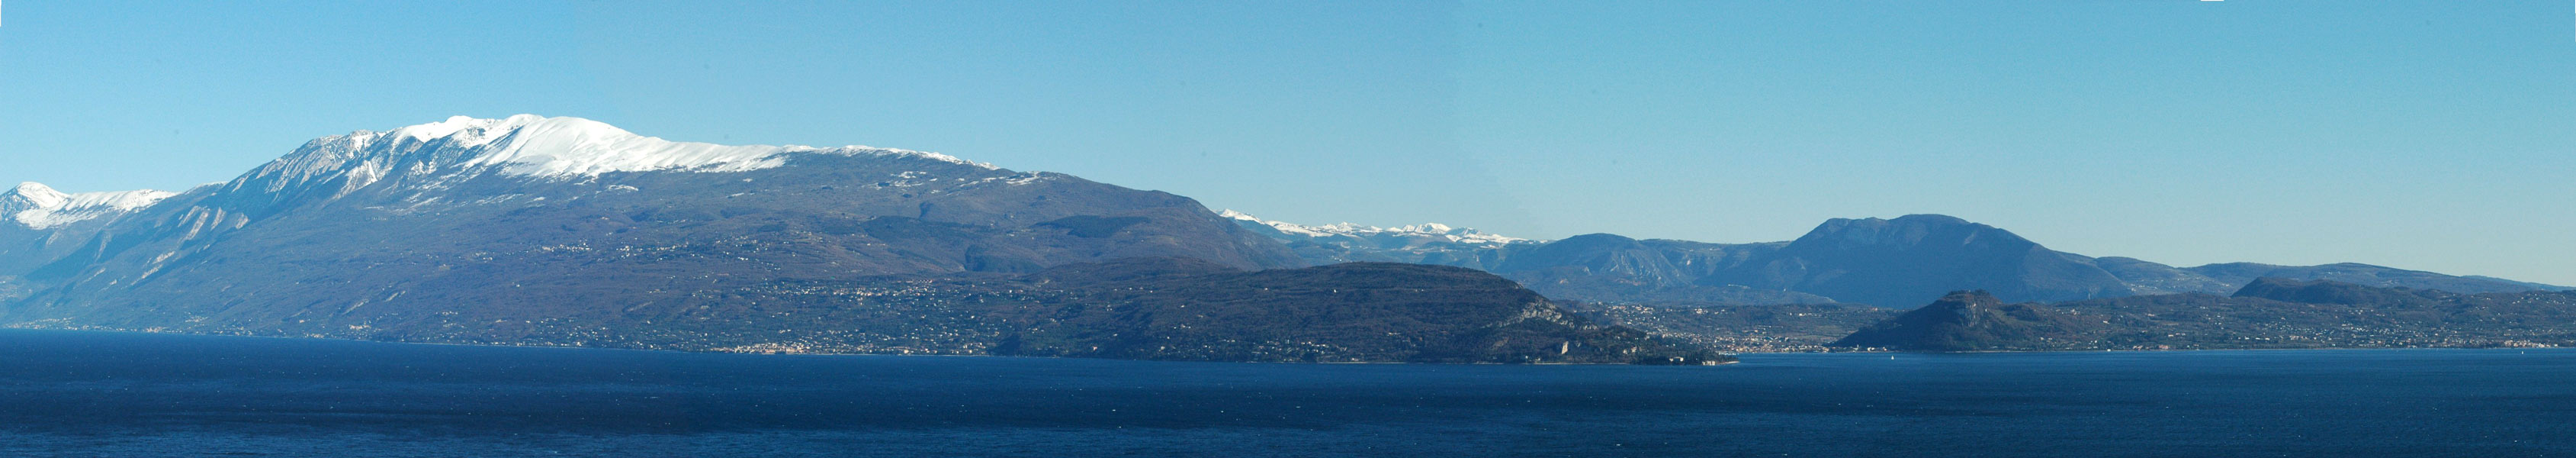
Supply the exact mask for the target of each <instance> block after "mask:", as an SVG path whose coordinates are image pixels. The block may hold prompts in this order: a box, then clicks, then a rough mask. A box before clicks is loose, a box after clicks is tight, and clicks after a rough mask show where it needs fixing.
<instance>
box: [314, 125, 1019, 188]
mask: <svg viewBox="0 0 2576 458" xmlns="http://www.w3.org/2000/svg"><path fill="white" fill-rule="evenodd" d="M324 140H325V141H317V142H316V143H317V144H323V145H329V144H331V143H333V142H332V141H334V140H336V141H345V142H346V143H347V145H348V146H349V150H350V151H351V152H352V153H351V154H342V155H339V157H338V158H339V159H361V158H357V157H355V156H358V155H359V154H355V153H357V152H365V151H370V150H379V149H382V150H406V149H409V150H432V151H447V152H454V151H459V150H463V151H464V152H466V153H467V154H462V155H459V156H461V157H458V158H457V161H456V162H455V163H453V164H445V165H457V166H464V167H480V166H490V167H497V168H499V169H500V170H501V172H502V173H505V174H509V175H518V176H536V177H549V178H571V177H585V176H598V175H600V174H604V173H612V172H651V171H688V172H742V171H751V170H760V169H767V168H773V167H779V166H784V165H786V163H787V159H788V156H789V155H792V154H838V155H845V156H856V155H875V156H908V157H919V158H925V159H932V160H938V161H943V162H950V163H956V164H964V165H972V166H976V167H982V168H987V169H992V168H996V167H993V166H992V165H991V164H984V163H979V162H972V161H967V160H963V159H958V158H956V157H953V156H948V155H945V154H938V153H927V152H920V151H909V150H900V149H889V148H876V147H869V146H844V147H839V148H815V147H808V146H770V145H743V146H731V145H717V144H711V143H695V142H675V141H670V140H663V139H661V138H657V137H647V136H643V135H636V134H635V133H632V132H627V131H626V130H625V129H620V128H617V127H616V126H611V125H608V124H607V123H602V122H599V121H593V120H589V119H582V118H576V117H569V116H566V117H544V116H537V115H529V114H522V115H516V116H510V117H507V118H502V119H477V118H471V117H465V116H455V117H450V118H447V120H444V121H439V122H433V123H428V124H419V125H412V126H405V127H401V128H397V129H394V130H391V131H386V132H381V133H379V132H370V131H359V132H355V133H351V134H349V135H343V136H336V137H329V138H325V139H324ZM441 142H443V143H441ZM431 147H435V148H431ZM325 162H343V161H325ZM354 162H364V161H363V160H358V161H354ZM347 165H348V166H349V167H350V168H364V167H363V166H364V165H365V164H347ZM377 166H378V167H382V166H383V164H377ZM371 173H373V172H371ZM368 181H372V180H368Z"/></svg>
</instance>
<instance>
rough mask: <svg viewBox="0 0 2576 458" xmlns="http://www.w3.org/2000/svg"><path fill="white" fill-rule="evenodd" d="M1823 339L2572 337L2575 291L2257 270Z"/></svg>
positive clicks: (2111, 344)
mask: <svg viewBox="0 0 2576 458" xmlns="http://www.w3.org/2000/svg"><path fill="white" fill-rule="evenodd" d="M1832 345H1835V346H1843V347H1874V348H1889V349H1896V350H1910V351H2002V350H2021V351H2027V350H2165V349H2176V350H2182V349H2190V350H2199V349H2246V348H2422V347H2449V348H2492V347H2567V346H2576V292H2570V291H2521V292H2510V293H2503V292H2498V293H2481V294H2460V293H2453V292H2448V291H2441V290H2425V289H2412V288H2402V287H2401V288H2379V287H2370V286H2363V285H2356V284H2351V283H2344V282H2337V281H2331V280H2310V281H2301V280H2286V279H2279V278H2261V279H2257V280H2254V281H2253V282H2251V283H2250V284H2248V285H2246V286H2245V288H2243V289H2242V290H2240V291H2237V292H2236V294H2233V295H2228V296H2220V295H2213V294H2205V293H2181V294H2160V295H2148V296H2133V297H2123V298H2111V299H2092V300H2083V301H2071V302H2061V303H2055V304H2040V303H2005V302H2004V301H2001V300H1999V299H1997V298H1996V297H1995V296H1994V295H1991V294H1987V293H1985V292H1983V291H1961V292H1955V293H1951V294H1950V295H1948V296H1946V297H1943V298H1942V299H1941V300H1939V301H1936V302H1933V303H1932V305H1929V306H1925V307H1923V308H1919V309H1915V310H1913V311H1911V312H1906V313H1905V314H1904V315H1900V316H1897V317H1894V318H1890V319H1887V320H1886V321H1883V322H1880V323H1877V324H1874V325H1871V326H1869V327H1866V328H1863V329H1860V330H1859V331H1857V332H1854V333H1852V335H1850V336H1848V337H1845V338H1843V339H1841V340H1839V341H1837V342H1834V343H1833V344H1832Z"/></svg>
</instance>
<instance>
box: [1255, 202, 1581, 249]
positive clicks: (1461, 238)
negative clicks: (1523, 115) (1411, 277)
mask: <svg viewBox="0 0 2576 458" xmlns="http://www.w3.org/2000/svg"><path fill="white" fill-rule="evenodd" d="M1217 215H1218V216H1223V217H1226V218H1230V219H1234V220H1239V221H1245V222H1250V223H1255V224H1260V225H1263V226H1269V227H1270V228H1271V229H1277V230H1278V231H1279V232H1283V233H1287V234H1290V235H1297V236H1303V237H1309V238H1331V237H1357V238H1373V237H1424V238H1431V239H1435V240H1444V241H1448V242H1451V243H1466V244H1483V245H1503V244H1513V243H1529V242H1533V240H1530V239H1523V238H1516V237H1505V236H1500V235H1494V234H1487V233H1483V232H1478V231H1477V230H1475V229H1467V228H1458V227H1450V226H1449V225H1446V224H1440V223H1427V224H1417V225H1412V226H1401V227H1376V226H1362V225H1358V224H1351V223H1340V224H1327V225H1322V226H1307V225H1302V224H1296V223H1284V222H1278V221H1269V220H1263V219H1261V218H1259V217H1255V216H1252V215H1250V214H1245V213H1243V212H1239V211H1234V210H1224V211H1219V212H1217Z"/></svg>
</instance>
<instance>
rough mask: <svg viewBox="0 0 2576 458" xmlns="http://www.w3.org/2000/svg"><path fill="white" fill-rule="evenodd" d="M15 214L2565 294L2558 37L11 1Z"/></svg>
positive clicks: (2337, 17)
mask: <svg viewBox="0 0 2576 458" xmlns="http://www.w3.org/2000/svg"><path fill="white" fill-rule="evenodd" d="M6 14H7V22H5V23H0V105H5V106H7V107H8V109H7V110H0V182H6V183H16V182H18V181H36V182H43V183H46V184H49V185H53V186H54V187H56V188H59V189H62V190H65V191H74V192H81V191H108V190H126V189H138V188H157V189H169V190H176V189H181V188H185V187H188V186H191V185H194V184H197V183H205V182H212V181H221V180H225V179H229V178H231V177H233V176H234V175H235V174H238V173H240V172H242V171H244V170H248V169H250V168H252V167H254V166H256V165H258V164H260V163H263V162H266V161H268V160H271V159H274V158H276V157H278V156H281V155H284V154H286V153H287V152H288V151H290V150H292V149H294V148H295V146H296V145H300V144H302V143H303V142H304V141H306V140H310V139H312V138H315V137H321V136H325V135H334V134H341V133H347V132H349V131H352V130H358V129H368V130H387V129H391V128H394V127H399V126H406V125H413V124H422V123H429V122H435V121H438V120H442V119H446V118H447V117H449V116H452V115H469V116H474V117H481V118H498V117H504V116H509V115H512V114H519V113H535V114H541V115H547V116H576V117H583V118H589V119H595V120H599V121H603V122H607V123H609V124H613V125H616V126H618V127H622V128H625V129H627V130H630V131H633V132H635V133H638V134H643V135H650V136H657V137H662V138H666V139H671V140H679V141H697V142H710V143H724V144H805V145H850V144H865V145H875V146H882V147H892V148H905V149H914V150H923V151H935V152H941V153H947V154H951V155H955V156H958V157H962V158H966V159H970V160H976V161H983V162H990V163H993V164H996V165H999V166H1003V167H1008V168H1013V169H1019V170H1045V171H1055V172H1064V173H1070V174H1074V175H1079V176H1083V177H1086V178H1090V179H1094V180H1098V181H1103V182H1108V183H1113V184H1119V185H1124V186H1129V187H1134V188H1140V189H1160V190H1165V191H1170V192H1173V193H1176V194H1181V195H1185V196H1190V197H1194V198H1198V199H1200V200H1201V201H1203V202H1205V203H1207V204H1208V206H1210V207H1213V208H1216V209H1229V208H1230V209H1235V210H1242V211H1245V212H1248V213H1251V214H1255V215H1260V216H1261V217H1264V218H1269V219H1275V220H1281V221H1290V222H1298V223H1306V224H1323V223H1332V222H1342V221H1349V222H1356V223H1362V224H1371V225H1380V226H1394V225H1403V224H1417V223H1423V222H1439V223H1446V224H1450V225H1453V226H1459V227H1472V228H1477V229H1481V230H1484V231H1485V232H1488V233H1494V234H1502V235H1508V236H1515V237H1530V238H1551V239H1552V238H1563V237H1565V236H1570V235H1576V234H1584V233H1593V232H1608V233H1617V234H1621V235H1627V236H1631V237H1639V238H1675V239H1688V240H1701V241H1710V242H1761V241H1777V240H1786V239H1789V238H1794V237H1796V236H1797V235H1798V234H1802V233H1804V232H1805V231H1806V230H1807V229H1809V228H1812V227H1814V226H1815V225H1816V224H1817V223H1818V222H1820V221H1823V220H1825V219H1828V218H1835V217H1871V216H1876V217H1894V216H1899V215H1904V214H1914V213H1940V214H1948V215H1953V216H1959V217H1962V218H1966V219H1969V220H1972V221H1977V222H1981V223H1986V224H1991V225H1995V226H1997V227H2002V228H2005V229H2008V230H2012V231H2014V232H2016V233H2019V234H2021V235H2023V236H2025V237H2029V238H2031V239H2033V240H2036V241H2039V242H2041V243H2044V244H2047V245H2049V246H2050V247H2051V248H2054V249H2058V250H2064V251H2069V252H2075V253H2083V254H2087V255H2094V256H2132V257H2139V258H2144V259H2148V260H2152V261H2158V262H2164V263H2169V264H2176V265H2198V264H2205V263H2212V262H2231V261H2250V262H2263V263H2272V264H2321V263H2329V262H2363V263H2370V264H2378V265H2386V266H2393V267H2400V268H2409V269H2422V270H2432V271H2437V272H2444V273H2452V274H2462V275H2491V276H2497V277H2504V278H2511V279H2517V280H2526V281H2538V282H2545V283H2555V284H2576V263H2570V262H2567V261H2566V260H2568V259H2576V238H2571V237H2567V236H2566V232H2568V230H2569V229H2570V228H2576V205H2569V201H2570V200H2572V199H2571V197H2576V180H2570V179H2569V178H2570V177H2571V176H2576V154H2571V153H2576V129H2570V128H2568V126H2570V125H2576V85H2570V84H2568V82H2567V79H2566V78H2567V76H2568V75H2576V30H2571V14H2576V11H2571V10H2570V4H2569V3H2566V2H2563V1H2557V0H2551V1H2513V2H2505V1H2499V2H2438V1H2402V2H2380V3H2372V4H2371V5H2370V7H2369V8H2356V7H2353V5H2352V4H2350V3H2340V2H2327V1H2260V0H2240V1H2227V2H2200V1H2189V0H2173V1H2164V0H2129V1H2096V2H2050V1H1980V2H1950V3H1939V4H1891V3H1864V2H1830V3H1828V2H1796V3H1786V2H1694V3H1667V2H1633V3H1617V2H1613V3H1585V4H1580V5H1572V4H1569V5H1544V4H1523V3H1445V2H1443V3H1393V2H1349V3H1220V2H1145V3H1061V4H1036V5H1022V4H1002V3H963V2H935V3H934V2H919V3H913V2H889V3H864V4H861V3H848V2H811V3H778V4H772V5H767V6H766V7H763V8H757V9H755V8H750V7H746V6H743V5H741V4H707V3H684V2H613V3H610V2H461V3H439V4H431V3H363V4H352V3H343V2H273V3H262V4H256V5H251V4H219V3H195V2H140V3H121V4H99V3H86V2H39V1H17V2H9V3H8V9H7V11H6Z"/></svg>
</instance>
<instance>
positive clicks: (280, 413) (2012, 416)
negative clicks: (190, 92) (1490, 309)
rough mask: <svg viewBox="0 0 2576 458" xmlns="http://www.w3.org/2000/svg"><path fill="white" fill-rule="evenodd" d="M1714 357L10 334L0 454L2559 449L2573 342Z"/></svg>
mask: <svg viewBox="0 0 2576 458" xmlns="http://www.w3.org/2000/svg"><path fill="white" fill-rule="evenodd" d="M1744 360H1745V362H1744V363H1743V364H1738V365H1732V366H1724V367H1626V366H1422V365H1282V364H1212V363H1160V362H1133V361H1102V360H1070V359H1020V358H942V357H874V356H763V355H718V354H690V353H666V352H640V351H619V350H585V349H545V348H498V347H461V346H436V345H402V344H380V343H366V342H347V341H327V340H286V339H260V338H240V337H204V336H176V335H154V334H126V333H95V332H54V331H0V456H31V457H46V456H65V457H71V456H80V457H88V456H244V457H413V456H418V457H434V456H435V457H443V456H616V457H700V456H703V457H755V456H758V457H770V456H961V455H962V456H1076V457H1079V456H1170V455H1213V456H1353V455H1375V456H1421V455H1423V454H1433V453H1439V454H1448V455H1449V456H1827V457H1832V456H1996V457H2058V456H2319V457H2327V456H2332V457H2345V456H2410V457H2412V456H2460V457H2490V456H2570V455H2576V351H2568V350H2348V351H2246V352H2169V353H2028V354H1966V355H1912V354H1905V355H1894V356H1892V357H1891V356H1890V355H1886V354H1835V355H1807V354H1799V355H1748V356H1746V357H1745V358H1744Z"/></svg>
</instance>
